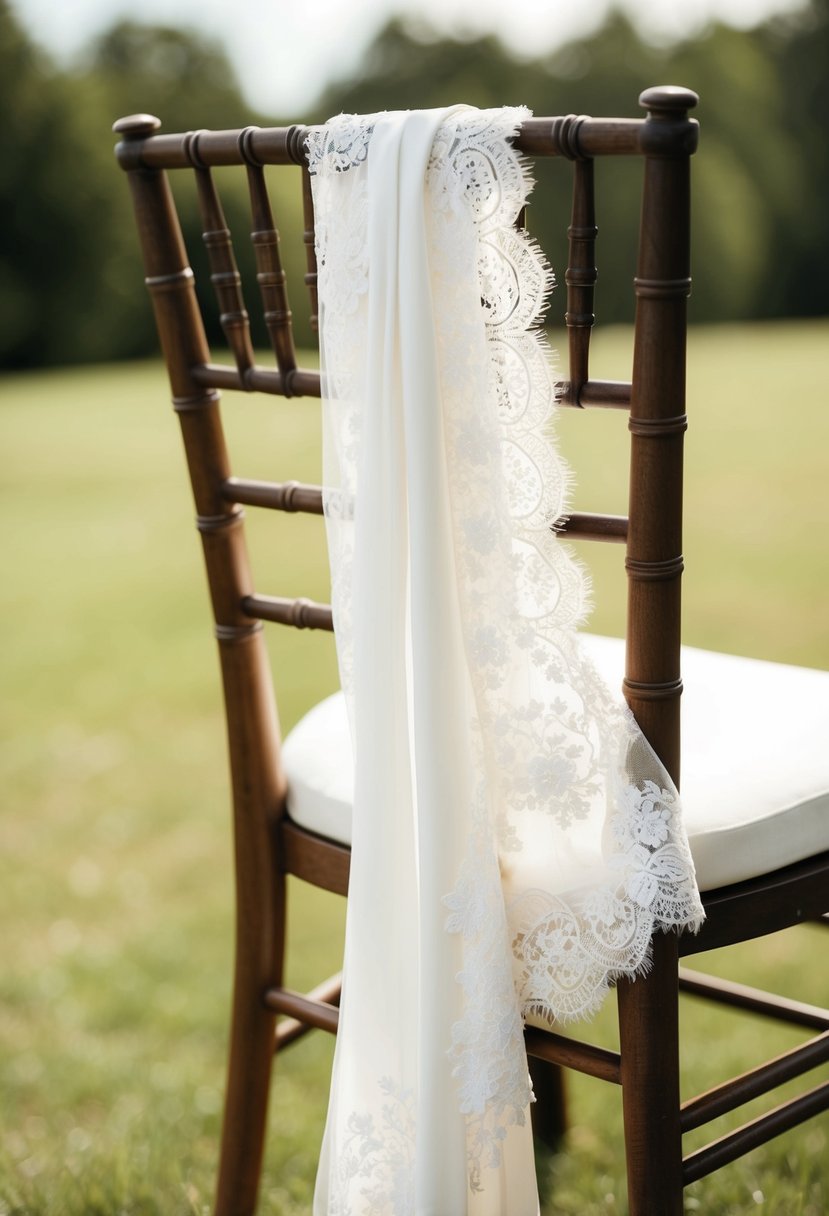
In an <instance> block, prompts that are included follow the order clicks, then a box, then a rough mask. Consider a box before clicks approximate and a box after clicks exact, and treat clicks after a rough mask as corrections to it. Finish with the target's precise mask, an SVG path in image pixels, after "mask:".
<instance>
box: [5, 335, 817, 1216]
mask: <svg viewBox="0 0 829 1216" xmlns="http://www.w3.org/2000/svg"><path fill="white" fill-rule="evenodd" d="M627 337H628V335H627V334H626V333H625V332H624V331H609V332H607V333H604V334H600V335H599V336H598V339H597V343H596V356H595V363H594V374H595V375H598V376H601V375H605V376H609V377H617V378H623V377H624V376H625V375H626V374H627V363H628V362H629V356H628V355H627V354H626V353H624V352H625V343H626V342H627ZM827 339H829V325H827V324H826V323H822V322H821V323H814V324H810V325H765V326H752V327H730V328H723V329H713V330H700V331H697V332H695V333H694V334H693V336H692V353H691V361H690V368H691V373H690V393H689V397H690V400H689V412H690V415H691V430H690V431H689V436H688V452H689V461H688V526H687V547H686V557H687V566H688V574H687V578H686V592H685V636H686V639H687V640H688V641H690V642H693V643H695V644H698V645H705V646H709V647H711V648H714V649H723V650H726V649H731V650H735V651H738V652H741V653H753V654H757V655H761V656H764V657H768V658H774V659H780V660H784V661H788V662H798V663H804V664H811V665H814V666H826V665H827V663H829V629H827V613H826V609H825V588H826V586H827V575H828V574H829V568H828V567H829V553H828V552H827V546H826V543H825V537H826V535H827V525H829V505H827V495H826V491H825V483H826V472H825V467H824V466H825V459H826V457H825V453H826V452H827V450H829V414H828V413H827V411H826V409H825V405H824V402H825V397H826V388H825V386H826V381H827V372H829V367H827V363H828V362H829V358H827V350H829V344H827ZM2 389H3V394H2V396H3V399H2V406H0V431H2V449H0V450H2V451H3V453H4V457H5V459H4V465H3V474H2V487H0V492H1V493H2V507H3V521H4V542H5V552H6V560H5V563H4V566H5V568H4V577H3V578H2V580H1V581H0V606H1V607H0V612H2V616H1V617H0V619H2V625H3V636H4V646H3V648H2V654H0V683H1V684H2V689H3V698H2V706H1V707H0V715H2V723H1V724H0V725H1V726H2V729H1V730H0V739H2V742H0V779H1V780H2V789H3V798H2V810H0V924H2V928H3V935H2V965H1V966H0V1095H2V1098H0V1216H11V1214H12V1213H15V1214H16V1216H23V1214H24V1213H25V1214H26V1216H98V1214H100V1216H111V1214H115V1213H123V1214H124V1216H144V1214H146V1216H156V1214H158V1216H162V1214H164V1216H167V1214H170V1213H199V1214H200V1213H205V1212H207V1211H208V1210H209V1203H210V1197H211V1192H212V1186H213V1178H214V1171H215V1163H216V1143H217V1136H218V1129H219V1116H220V1102H221V1089H222V1083H223V1069H224V1049H225V1034H226V1025H227V1015H228V1004H229V976H230V963H231V934H232V922H231V907H232V903H231V901H232V892H231V875H230V835H229V816H228V809H227V808H228V784H227V777H226V772H225V760H224V738H223V725H222V721H221V714H220V691H219V682H218V674H217V665H216V662H215V654H214V643H213V641H212V637H211V628H210V620H209V611H208V607H207V601H206V597H205V595H204V586H203V581H204V580H203V574H202V571H201V565H200V557H199V553H198V548H197V545H196V542H195V539H194V536H193V529H192V524H191V518H192V509H191V504H190V500H189V492H188V491H187V489H186V484H185V475H184V462H183V458H182V456H181V454H180V445H179V444H178V441H177V437H176V434H175V422H174V419H173V418H172V416H170V415H169V414H168V410H167V409H166V408H165V402H166V398H167V392H166V387H165V382H164V376H163V372H162V370H161V368H160V366H158V365H156V364H148V365H135V366H131V367H101V368H87V369H77V370H73V371H70V372H64V371H61V372H51V373H43V374H37V375H34V374H33V375H28V376H20V377H6V378H5V380H4V381H3V383H2ZM317 408H318V407H317V405H316V403H315V402H312V401H310V402H289V403H277V402H273V401H270V402H268V401H263V402H257V401H248V400H242V401H239V402H235V403H234V408H233V411H230V410H228V411H227V413H228V415H229V416H230V415H231V413H232V416H233V425H232V426H231V427H230V433H231V441H232V450H233V452H234V456H235V457H236V459H235V462H234V463H235V464H236V466H237V468H238V471H239V472H240V473H245V474H246V475H250V476H273V477H283V476H294V477H299V478H303V477H304V478H308V479H316V478H317V477H318V470H317V449H318V424H317ZM229 421H230V418H229ZM561 431H562V439H563V443H564V446H565V448H566V450H567V451H568V452H570V453H571V455H572V457H573V458H574V461H575V462H576V463H577V465H578V467H579V469H580V470H581V476H580V488H579V489H578V490H577V492H576V502H575V504H574V505H575V506H576V507H577V508H578V507H582V506H585V505H591V506H593V507H594V508H598V509H607V510H624V509H625V488H624V480H625V479H624V465H625V455H624V451H625V443H626V433H625V427H624V420H623V419H622V418H619V417H608V416H606V415H604V416H603V415H599V414H595V415H594V414H587V415H578V416H575V415H568V416H567V417H565V418H564V419H563V420H562V424H561ZM588 449H589V450H588ZM582 487H583V488H582ZM250 514H251V515H253V514H254V513H253V512H250ZM262 522H263V521H261V520H255V521H252V523H254V524H255V525H256V526H255V527H254V529H253V531H252V536H251V543H252V549H253V555H254V566H255V570H256V571H257V573H258V576H259V577H258V584H259V586H260V589H261V590H263V591H269V592H272V593H286V594H293V593H304V594H310V595H312V596H319V597H324V596H325V594H326V574H325V563H324V556H323V555H322V553H321V546H320V544H319V543H317V542H320V541H321V538H322V533H321V524H320V521H318V520H314V519H302V520H298V519H285V520H277V521H272V520H269V521H266V526H264V527H263V526H262ZM286 527H287V528H288V529H289V531H288V533H286V532H285V528H286ZM286 537H287V538H288V539H286ZM291 538H293V539H291ZM586 556H588V557H590V558H591V561H592V560H593V558H594V553H593V551H592V550H591V551H590V552H589V553H587V554H586ZM594 578H595V587H596V599H597V610H596V615H595V617H594V625H595V627H596V628H597V629H601V630H605V631H608V632H617V631H618V630H619V628H620V624H621V622H620V617H619V614H618V606H614V605H613V603H612V602H611V601H612V599H613V596H612V589H613V588H614V587H616V588H618V587H620V586H621V584H622V581H623V571H622V564H621V552H620V551H619V550H618V549H615V548H611V547H608V548H607V549H606V550H603V551H602V553H601V554H599V555H598V556H597V557H596V559H595V575H594ZM273 634H274V636H273V638H272V641H271V645H272V653H273V661H274V666H275V669H276V672H277V681H278V687H279V690H280V712H281V715H282V720H283V726H284V727H285V728H288V727H289V726H290V725H291V723H292V722H293V721H295V720H296V718H297V717H298V716H299V715H300V714H301V713H302V712H303V711H304V710H305V709H306V708H307V707H308V706H309V705H310V704H311V703H312V702H313V701H314V700H316V699H317V698H318V697H319V696H320V695H322V694H323V693H324V692H326V691H328V690H329V689H330V688H332V687H334V685H335V683H336V664H335V658H334V654H333V648H332V646H331V643H330V639H328V638H321V637H315V636H312V635H300V637H299V639H298V646H299V652H298V654H295V653H292V652H291V651H290V650H289V649H288V647H287V645H286V642H288V641H290V642H291V644H292V645H293V644H294V642H295V641H296V639H295V638H294V637H293V636H291V637H290V638H289V637H288V635H287V633H280V631H278V630H274V631H273ZM297 886H298V887H300V886H301V885H300V884H297ZM296 895H297V900H296V902H295V904H294V912H293V919H292V930H291V931H292V938H293V941H294V943H295V946H296V947H297V948H295V949H294V951H293V960H294V961H293V964H292V967H293V970H292V973H291V975H290V976H289V982H291V983H295V984H297V985H304V984H307V983H312V982H313V981H314V979H315V978H319V974H320V972H325V973H327V969H333V968H334V967H335V966H336V959H337V955H338V952H339V942H340V936H341V919H342V918H341V905H340V901H337V900H335V899H334V898H333V897H329V896H325V895H323V894H320V893H318V892H309V891H307V890H302V889H299V890H297V892H296ZM819 933H820V931H819V930H818V929H815V928H805V929H803V930H801V931H798V932H797V933H793V934H790V935H787V936H786V937H785V938H784V939H777V938H774V939H767V940H766V941H763V942H760V943H755V944H754V945H752V946H751V947H746V948H743V949H741V951H740V952H739V969H740V973H741V974H742V975H743V976H745V977H746V978H747V979H748V980H749V981H750V982H760V983H762V982H771V983H773V982H774V980H775V978H777V977H779V976H780V975H781V974H784V975H785V977H786V978H787V979H788V978H791V979H792V980H793V981H797V986H798V988H799V991H800V992H801V993H802V994H803V997H804V999H810V1000H815V1001H823V1002H824V1003H829V978H827V969H826V968H825V966H824V967H820V966H819V965H818V964H817V963H816V961H815V960H816V958H817V957H818V956H817V954H816V949H817V946H818V945H819V944H820V939H819ZM824 941H825V939H824ZM715 965H720V960H715V962H714V964H712V966H715ZM611 1012H612V1011H610V1010H607V1011H605V1013H604V1014H603V1015H602V1016H601V1018H600V1019H599V1020H598V1022H597V1024H596V1028H595V1034H596V1036H597V1037H598V1038H599V1040H600V1041H612V1034H613V1032H612V1026H611V1023H612V1017H611ZM683 1020H684V1024H685V1025H686V1027H687V1030H688V1032H689V1035H690V1036H691V1041H692V1043H695V1046H692V1047H691V1048H690V1049H689V1050H688V1052H687V1053H686V1066H687V1070H688V1075H687V1078H686V1082H687V1087H688V1090H689V1091H690V1090H691V1089H692V1088H700V1087H703V1086H705V1085H708V1084H711V1083H713V1081H715V1080H716V1079H717V1078H718V1077H721V1076H722V1075H723V1073H724V1072H726V1071H728V1070H731V1071H736V1070H739V1069H741V1068H743V1067H748V1066H750V1065H751V1064H752V1063H753V1062H755V1061H756V1060H758V1059H760V1058H761V1056H762V1054H763V1052H764V1051H765V1050H766V1048H768V1050H769V1052H771V1051H776V1050H782V1049H784V1048H785V1047H787V1046H789V1045H790V1044H791V1043H792V1042H793V1041H796V1036H793V1035H792V1034H791V1033H789V1032H788V1031H785V1030H778V1029H773V1028H772V1029H769V1028H768V1027H766V1026H764V1025H763V1024H761V1023H759V1022H754V1021H750V1020H749V1021H747V1020H745V1019H737V1018H734V1017H733V1016H731V1017H730V1016H728V1015H724V1014H720V1013H717V1012H712V1011H710V1010H708V1009H704V1008H701V1007H700V1006H699V1005H695V1004H693V1003H691V1002H688V1003H687V1005H684V1006H683ZM329 1067H330V1042H329V1041H328V1040H327V1039H326V1038H324V1037H323V1036H321V1035H320V1036H311V1037H309V1038H308V1039H306V1040H305V1041H303V1042H302V1043H301V1044H299V1045H297V1047H295V1048H294V1049H292V1051H291V1052H289V1053H288V1054H287V1055H286V1056H285V1057H284V1058H283V1059H282V1060H280V1062H279V1065H278V1079H277V1081H276V1084H275V1086H274V1090H273V1102H272V1107H273V1109H272V1124H273V1130H274V1134H273V1135H272V1136H271V1137H270V1140H269V1151H268V1160H267V1163H266V1171H265V1177H264V1181H263V1194H262V1203H261V1212H262V1213H263V1214H267V1216H277V1214H278V1216H295V1214H298V1213H306V1212H308V1211H309V1208H310V1193H311V1186H312V1182H313V1175H314V1161H315V1156H316V1151H317V1146H318V1142H319V1136H320V1133H321V1127H322V1118H323V1115H324V1108H325V1099H326V1090H327V1076H328V1070H329ZM616 1107H617V1101H616V1095H615V1093H614V1094H611V1095H608V1092H607V1090H606V1088H605V1087H603V1086H601V1085H600V1084H599V1083H597V1082H591V1081H589V1080H577V1081H576V1082H575V1084H574V1085H573V1102H572V1115H573V1121H574V1126H573V1129H572V1132H571V1134H570V1137H569V1141H568V1151H567V1153H565V1154H562V1155H560V1156H559V1157H557V1158H555V1159H554V1160H553V1162H552V1163H549V1164H548V1165H546V1166H545V1167H544V1171H543V1172H544V1174H545V1177H546V1175H548V1174H549V1175H550V1177H549V1178H547V1179H546V1180H547V1181H549V1182H550V1183H551V1190H550V1196H551V1197H550V1199H549V1201H548V1203H547V1206H546V1207H545V1212H546V1213H548V1214H549V1216H553V1213H555V1214H557V1216H588V1214H591V1213H614V1212H619V1213H621V1212H624V1210H625V1201H624V1197H623V1196H624V1183H623V1170H622V1166H621V1160H622V1157H621V1142H620V1138H619V1133H618V1119H617V1118H616V1115H617V1113H618V1112H617V1109H616ZM723 1124H724V1125H727V1124H728V1121H725V1120H724V1121H723ZM277 1132H278V1133H279V1134H278V1135H277V1134H276V1133H277ZM828 1141H829V1119H827V1117H823V1118H822V1119H820V1120H817V1121H814V1122H813V1123H811V1124H809V1125H807V1126H806V1127H805V1128H801V1129H800V1130H797V1131H795V1132H793V1133H790V1134H789V1135H788V1136H786V1137H784V1138H783V1139H782V1140H781V1141H780V1142H779V1144H778V1145H777V1146H775V1147H771V1148H767V1149H761V1150H758V1151H756V1152H755V1153H753V1154H751V1155H750V1156H749V1157H747V1158H746V1159H744V1161H743V1162H742V1163H740V1164H738V1165H736V1166H733V1167H731V1168H729V1169H728V1170H726V1171H724V1172H722V1173H721V1174H720V1175H718V1176H717V1177H716V1178H714V1179H711V1180H705V1181H703V1182H701V1183H699V1184H697V1185H695V1186H694V1187H692V1188H690V1190H689V1192H688V1198H687V1210H688V1211H689V1212H695V1211H700V1212H706V1213H712V1214H715V1216H716V1214H719V1213H722V1214H723V1216H725V1214H728V1216H730V1214H732V1213H744V1212H745V1213H748V1212H752V1213H753V1212H755V1211H765V1212H768V1213H774V1214H775V1216H819V1214H820V1213H823V1212H825V1211H826V1210H829V1166H827V1164H826V1162H827V1157H828V1156H829V1152H828V1150H829V1143H827V1142H828ZM697 1142H698V1138H697V1139H696V1140H693V1141H692V1144H694V1143H697Z"/></svg>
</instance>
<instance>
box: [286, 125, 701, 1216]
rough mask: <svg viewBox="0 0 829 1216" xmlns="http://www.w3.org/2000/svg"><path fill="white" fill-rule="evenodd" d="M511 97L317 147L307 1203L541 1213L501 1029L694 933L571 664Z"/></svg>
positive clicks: (558, 485) (665, 812)
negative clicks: (312, 1156) (325, 843)
mask: <svg viewBox="0 0 829 1216" xmlns="http://www.w3.org/2000/svg"><path fill="white" fill-rule="evenodd" d="M527 116H528V114H527V112H526V111H524V110H521V109H502V110H490V111H477V110H473V109H470V108H468V107H453V108H451V109H449V110H445V111H414V112H411V113H402V114H401V113H398V114H381V115H375V116H371V117H360V116H353V115H340V116H339V117H338V118H334V119H332V120H331V121H330V122H329V123H328V124H326V126H325V127H323V128H318V129H315V130H313V131H312V132H311V135H310V138H309V163H310V167H311V171H312V174H313V186H314V205H315V213H316V231H317V258H318V266H319V298H320V338H321V342H320V345H321V358H322V371H323V396H324V407H323V408H324V459H325V469H324V482H325V494H324V498H325V511H326V518H327V528H328V539H329V555H330V562H331V575H332V599H333V606H334V615H335V623H336V631H337V645H338V655H339V662H340V671H341V677H342V683H343V688H344V690H345V694H346V698H347V702H348V705H349V714H350V721H351V727H352V734H353V742H354V752H355V794H354V823H353V832H352V840H353V846H352V870H351V881H350V892H349V908H348V922H347V929H346V952H345V968H344V974H345V982H344V991H343V1002H342V1006H341V1014H340V1031H339V1034H338V1039H337V1048H336V1056H335V1065H334V1076H333V1081H332V1090H331V1098H330V1105H329V1114H328V1122H327V1127H326V1134H325V1141H324V1145H323V1152H322V1157H321V1162H320V1170H319V1175H318V1181H317V1191H316V1198H315V1209H314V1210H315V1213H316V1216H335V1214H336V1216H415V1214H417V1216H421V1214H426V1213H431V1214H433V1216H466V1214H469V1216H535V1213H536V1212H537V1210H538V1198H537V1193H536V1187H535V1181H534V1172H533V1158H532V1141H531V1134H530V1126H529V1116H528V1107H529V1103H530V1101H531V1092H530V1085H529V1080H528V1073H527V1063H526V1056H525V1052H524V1045H523V1034H522V1017H523V1016H525V1015H527V1014H528V1013H530V1012H532V1013H533V1014H536V1015H541V1016H542V1017H544V1018H546V1019H548V1020H549V1021H550V1022H551V1023H552V1022H556V1021H558V1022H562V1021H567V1020H572V1019H574V1018H578V1017H582V1016H585V1015H587V1014H590V1013H592V1012H593V1011H594V1010H595V1009H596V1008H597V1007H598V1005H599V1004H600V1002H601V1000H602V998H603V996H604V994H605V993H606V991H607V989H608V986H609V985H610V984H611V983H612V982H613V981H614V980H615V979H616V978H618V977H619V976H633V975H637V974H640V973H641V972H642V971H643V970H645V969H646V968H647V965H648V949H649V943H650V939H651V936H652V934H653V932H654V930H655V929H670V928H673V927H677V928H690V929H694V928H696V927H697V926H698V925H699V923H700V922H701V919H702V910H701V905H700V901H699V895H698V892H697V889H696V884H695V881H694V871H693V863H692V861H691V857H690V853H689V850H688V845H687V841H686V838H685V835H684V832H683V829H682V823H681V818H680V811H679V803H678V799H677V795H676V791H675V789H674V787H673V785H672V783H671V781H670V778H669V777H668V775H667V773H666V772H665V770H664V768H663V766H662V765H661V763H660V762H659V760H658V759H657V757H656V756H655V754H654V753H653V751H652V749H651V748H650V746H649V745H648V744H647V742H646V740H645V739H644V737H643V735H642V734H641V732H640V730H639V728H638V727H637V725H636V723H635V721H634V719H633V717H632V716H631V714H630V713H629V711H628V710H627V707H626V706H625V705H624V703H623V702H622V701H621V699H620V698H619V697H617V696H615V695H613V694H611V692H610V691H609V690H608V689H607V687H606V686H605V685H604V684H603V683H602V681H601V680H600V678H599V677H598V676H597V674H596V672H595V670H594V669H593V667H592V664H591V663H590V662H589V660H588V659H587V658H586V657H585V655H584V654H583V652H582V648H581V646H580V643H579V637H578V633H577V627H578V625H579V624H581V623H582V622H583V621H584V619H585V616H586V613H587V606H588V580H587V577H586V575H585V573H584V572H583V570H582V569H581V567H580V566H579V565H578V563H577V562H576V561H575V560H574V559H573V557H572V555H571V553H570V552H569V550H568V548H567V547H566V546H565V545H564V544H562V542H561V540H560V539H559V537H558V536H557V535H556V533H555V531H554V530H553V527H552V525H553V524H554V523H555V521H556V520H557V519H559V518H560V517H561V516H562V515H564V514H565V513H566V510H567V490H568V483H569V472H568V470H567V468H566V466H565V464H564V463H563V461H562V460H561V458H560V457H559V455H558V453H557V451H556V448H555V445H554V442H553V440H552V429H551V428H552V421H553V415H554V410H555V392H554V381H553V376H552V373H551V370H550V359H549V353H548V351H547V349H546V347H545V342H544V337H543V333H542V331H541V330H539V329H538V328H537V326H538V324H539V321H540V317H541V314H542V311H543V308H544V304H545V301H546V297H547V294H548V292H549V290H550V288H551V286H552V275H551V272H550V270H549V269H548V267H547V266H546V263H545V262H544V259H543V257H542V255H541V254H540V252H539V251H538V250H537V249H536V247H535V246H534V245H533V244H532V242H531V241H529V240H528V238H527V237H526V235H525V234H524V233H523V232H521V231H519V230H517V229H516V227H515V221H516V218H517V216H518V213H519V211H520V209H521V208H522V206H523V205H524V204H525V202H526V199H527V196H528V194H529V192H530V189H531V181H530V179H529V177H528V174H527V171H526V168H525V166H524V165H523V163H522V162H521V159H520V157H519V156H518V154H517V153H516V152H515V150H514V148H513V147H512V145H511V142H510V139H511V136H512V135H513V134H514V132H515V130H516V128H517V126H518V124H519V123H520V122H521V121H522V119H524V118H525V117H527Z"/></svg>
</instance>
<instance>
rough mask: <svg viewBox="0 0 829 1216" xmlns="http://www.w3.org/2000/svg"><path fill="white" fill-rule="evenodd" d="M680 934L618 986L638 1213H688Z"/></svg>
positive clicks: (663, 939)
mask: <svg viewBox="0 0 829 1216" xmlns="http://www.w3.org/2000/svg"><path fill="white" fill-rule="evenodd" d="M677 970H678V955H677V939H676V937H675V935H673V934H663V933H657V934H656V936H655V937H654V942H653V969H652V970H651V972H650V974H649V975H647V976H645V977H643V978H640V979H638V980H636V981H635V982H630V981H627V980H625V981H620V983H619V986H618V993H617V994H618V1003H619V1041H620V1052H621V1071H622V1105H623V1111H624V1123H625V1154H626V1157H627V1182H628V1203H629V1212H630V1216H682V1209H683V1202H682V1134H681V1131H680V1126H679V1009H678V988H677Z"/></svg>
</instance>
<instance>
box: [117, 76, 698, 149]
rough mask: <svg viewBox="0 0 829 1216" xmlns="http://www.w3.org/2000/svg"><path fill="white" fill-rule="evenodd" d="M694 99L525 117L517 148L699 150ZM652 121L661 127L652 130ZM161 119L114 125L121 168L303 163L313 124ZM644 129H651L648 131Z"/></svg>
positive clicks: (136, 118)
mask: <svg viewBox="0 0 829 1216" xmlns="http://www.w3.org/2000/svg"><path fill="white" fill-rule="evenodd" d="M696 101H697V97H696V94H695V93H692V92H691V91H690V90H689V89H681V88H677V87H675V86H671V85H666V86H662V87H657V88H653V89H646V90H645V92H644V93H643V94H642V96H641V98H640V102H641V104H642V105H643V106H644V107H645V108H646V109H647V110H648V118H590V117H588V116H586V115H576V114H567V115H564V116H562V117H557V118H528V119H527V120H526V121H525V122H523V123H522V124H521V127H520V129H519V131H518V134H517V135H516V137H515V146H516V147H517V148H518V150H519V151H521V152H525V153H527V154H528V155H530V156H564V157H567V158H568V159H570V160H582V159H589V158H591V157H595V156H637V155H640V154H642V153H649V154H652V155H653V154H662V155H666V156H671V155H673V156H688V155H690V154H691V153H693V152H694V151H695V150H696V146H697V138H698V123H697V122H696V120H695V119H692V118H688V117H687V110H688V109H690V108H691V107H692V106H694V105H695V104H696ZM654 120H656V122H657V123H658V124H659V129H658V130H654V129H653V124H654ZM160 125H161V123H160V122H159V120H158V119H157V118H155V117H154V116H153V115H151V114H130V115H128V116H126V117H124V118H121V119H119V120H118V122H116V123H115V125H114V127H113V130H114V131H115V132H116V133H117V134H118V135H121V136H122V137H123V138H122V141H121V143H119V145H118V146H117V148H116V156H117V157H118V161H119V163H120V165H121V167H122V168H123V169H137V168H145V169H188V168H189V169H194V168H213V167H219V166H222V165H224V166H227V165H244V164H247V165H256V166H262V165H291V164H294V165H304V164H305V140H306V137H307V134H308V127H305V126H301V125H299V124H294V125H292V126H288V127H241V128H237V129H233V130H227V131H187V132H184V133H182V134H166V133H165V134H163V135H161V134H156V132H157V131H158V128H159V127H160ZM646 128H647V129H646Z"/></svg>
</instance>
